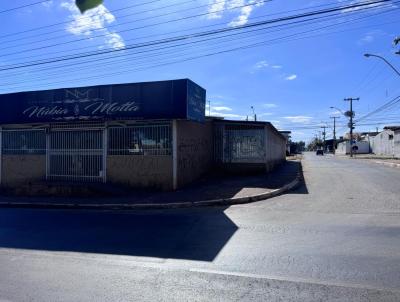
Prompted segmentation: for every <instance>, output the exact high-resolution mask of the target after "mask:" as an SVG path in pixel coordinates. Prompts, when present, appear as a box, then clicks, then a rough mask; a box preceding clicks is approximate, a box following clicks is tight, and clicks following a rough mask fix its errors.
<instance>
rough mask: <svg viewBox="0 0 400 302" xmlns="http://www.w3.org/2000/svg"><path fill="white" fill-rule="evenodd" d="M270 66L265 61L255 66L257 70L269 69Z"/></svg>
mask: <svg viewBox="0 0 400 302" xmlns="http://www.w3.org/2000/svg"><path fill="white" fill-rule="evenodd" d="M268 66H269V64H268V63H267V61H265V60H262V61H259V62H257V63H256V64H254V68H255V69H261V68H267V67H268Z"/></svg>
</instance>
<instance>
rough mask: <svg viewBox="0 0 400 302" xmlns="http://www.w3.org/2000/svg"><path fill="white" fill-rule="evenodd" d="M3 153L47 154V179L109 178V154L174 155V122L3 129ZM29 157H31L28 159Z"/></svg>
mask: <svg viewBox="0 0 400 302" xmlns="http://www.w3.org/2000/svg"><path fill="white" fill-rule="evenodd" d="M0 143H1V152H2V156H3V155H4V156H6V155H17V156H18V155H43V156H44V155H45V156H46V167H45V170H46V179H49V180H69V181H89V182H100V181H105V180H106V168H107V162H106V160H107V155H111V156H112V155H124V156H170V155H171V154H172V130H171V124H170V123H158V124H144V123H143V124H137V125H129V126H111V127H109V128H106V127H105V125H104V124H102V123H90V124H89V123H71V124H67V125H64V124H59V125H58V124H53V125H51V127H49V128H46V129H45V128H42V129H3V130H2V131H1V140H0ZM27 160H29V159H27Z"/></svg>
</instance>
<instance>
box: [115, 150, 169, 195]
mask: <svg viewBox="0 0 400 302" xmlns="http://www.w3.org/2000/svg"><path fill="white" fill-rule="evenodd" d="M107 181H108V182H111V183H117V184H122V185H127V186H132V187H139V188H156V189H161V190H172V188H173V180H172V155H165V156H164V155H163V156H148V155H146V156H141V155H108V156H107Z"/></svg>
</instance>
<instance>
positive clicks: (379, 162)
mask: <svg viewBox="0 0 400 302" xmlns="http://www.w3.org/2000/svg"><path fill="white" fill-rule="evenodd" d="M374 163H375V164H378V165H382V166H387V167H392V168H400V164H396V163H390V162H384V161H374Z"/></svg>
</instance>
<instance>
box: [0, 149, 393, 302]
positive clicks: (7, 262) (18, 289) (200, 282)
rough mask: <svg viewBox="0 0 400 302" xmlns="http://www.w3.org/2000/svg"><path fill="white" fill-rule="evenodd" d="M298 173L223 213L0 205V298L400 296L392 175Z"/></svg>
mask: <svg viewBox="0 0 400 302" xmlns="http://www.w3.org/2000/svg"><path fill="white" fill-rule="evenodd" d="M303 170H304V176H305V186H302V187H301V188H299V189H297V190H296V191H294V192H292V193H291V194H286V195H282V196H279V197H276V198H273V199H269V200H265V201H261V202H257V203H253V204H248V205H238V206H232V207H229V208H203V209H181V210H157V211H156V210H151V211H150V210H149V211H143V210H142V211H130V212H110V211H73V210H69V211H67V210H65V211H62V210H37V209H36V210H28V209H0V301H400V219H399V218H400V186H399V184H400V169H395V168H388V167H383V166H379V165H376V164H372V163H365V162H361V161H357V160H347V159H337V158H334V157H332V156H323V157H317V156H315V155H314V154H306V155H305V158H304V161H303Z"/></svg>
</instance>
